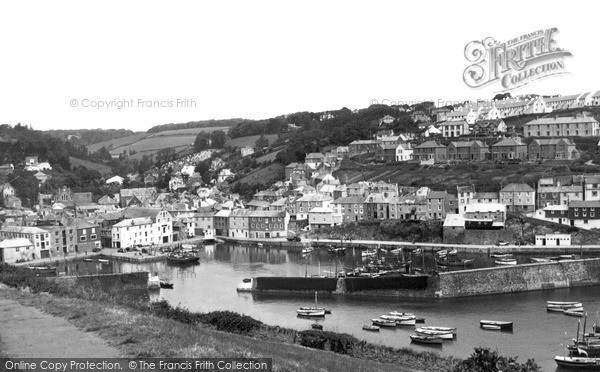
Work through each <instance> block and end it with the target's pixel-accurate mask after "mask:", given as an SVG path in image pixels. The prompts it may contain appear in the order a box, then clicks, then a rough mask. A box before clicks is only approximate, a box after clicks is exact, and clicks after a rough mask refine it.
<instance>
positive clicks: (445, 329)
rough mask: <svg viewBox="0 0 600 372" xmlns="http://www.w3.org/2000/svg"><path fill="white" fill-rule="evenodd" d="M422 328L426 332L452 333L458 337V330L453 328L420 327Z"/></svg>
mask: <svg viewBox="0 0 600 372" xmlns="http://www.w3.org/2000/svg"><path fill="white" fill-rule="evenodd" d="M420 328H421V329H425V330H430V331H441V332H452V333H453V334H454V336H455V337H456V328H452V327H434V326H428V327H420Z"/></svg>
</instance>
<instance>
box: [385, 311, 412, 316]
mask: <svg viewBox="0 0 600 372" xmlns="http://www.w3.org/2000/svg"><path fill="white" fill-rule="evenodd" d="M390 315H392V316H411V315H415V314H413V313H403V312H401V311H390Z"/></svg>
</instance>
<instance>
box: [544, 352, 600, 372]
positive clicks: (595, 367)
mask: <svg viewBox="0 0 600 372" xmlns="http://www.w3.org/2000/svg"><path fill="white" fill-rule="evenodd" d="M554 361H555V362H556V364H558V365H559V366H560V367H566V368H570V369H572V370H573V371H580V370H588V371H599V370H600V358H587V357H585V358H584V357H570V356H561V355H557V356H555V357H554Z"/></svg>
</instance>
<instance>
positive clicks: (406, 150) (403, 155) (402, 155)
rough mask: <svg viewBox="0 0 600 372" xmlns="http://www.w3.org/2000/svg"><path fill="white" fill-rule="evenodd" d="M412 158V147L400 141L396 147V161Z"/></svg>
mask: <svg viewBox="0 0 600 372" xmlns="http://www.w3.org/2000/svg"><path fill="white" fill-rule="evenodd" d="M412 158H413V149H412V146H411V144H410V143H401V144H399V145H398V147H396V161H408V160H412Z"/></svg>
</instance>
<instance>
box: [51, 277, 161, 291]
mask: <svg viewBox="0 0 600 372" xmlns="http://www.w3.org/2000/svg"><path fill="white" fill-rule="evenodd" d="M148 277H149V274H148V272H133V273H118V274H99V275H81V276H59V277H51V278H47V279H48V280H52V281H55V282H57V283H61V284H65V285H66V286H67V287H68V288H69V289H74V288H76V287H87V288H92V289H100V290H102V291H104V292H106V293H109V294H116V293H122V292H138V291H147V290H148Z"/></svg>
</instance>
